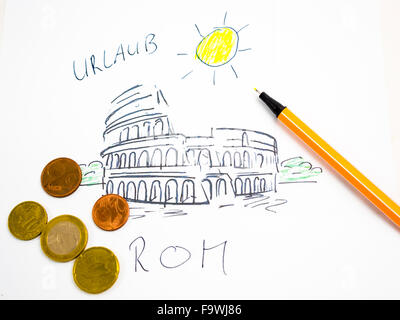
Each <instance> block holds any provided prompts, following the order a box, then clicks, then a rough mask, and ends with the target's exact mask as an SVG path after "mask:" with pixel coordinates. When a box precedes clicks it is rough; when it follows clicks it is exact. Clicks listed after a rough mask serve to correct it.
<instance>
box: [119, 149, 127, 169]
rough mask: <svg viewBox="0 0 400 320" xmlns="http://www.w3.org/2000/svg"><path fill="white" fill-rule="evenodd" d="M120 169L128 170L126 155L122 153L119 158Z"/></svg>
mask: <svg viewBox="0 0 400 320" xmlns="http://www.w3.org/2000/svg"><path fill="white" fill-rule="evenodd" d="M118 167H119V168H126V154H125V153H121V156H120V158H119V166H118Z"/></svg>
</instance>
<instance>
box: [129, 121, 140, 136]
mask: <svg viewBox="0 0 400 320" xmlns="http://www.w3.org/2000/svg"><path fill="white" fill-rule="evenodd" d="M139 137H140V130H139V126H138V125H137V124H135V125H134V126H132V127H131V130H130V139H137V138H139Z"/></svg>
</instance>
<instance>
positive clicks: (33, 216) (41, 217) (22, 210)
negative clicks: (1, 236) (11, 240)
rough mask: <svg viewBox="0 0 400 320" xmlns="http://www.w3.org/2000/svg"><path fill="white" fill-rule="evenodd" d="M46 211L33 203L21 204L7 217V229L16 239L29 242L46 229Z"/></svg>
mask: <svg viewBox="0 0 400 320" xmlns="http://www.w3.org/2000/svg"><path fill="white" fill-rule="evenodd" d="M46 223H47V213H46V210H45V209H44V208H43V207H42V206H41V205H40V204H39V203H37V202H35V201H25V202H21V203H20V204H18V205H17V206H15V207H14V209H12V210H11V213H10V215H9V216H8V229H9V230H10V232H11V233H12V234H13V235H14V236H15V237H16V238H18V239H21V240H31V239H34V238H36V237H37V236H38V235H39V234H41V233H42V231H43V229H44V228H45V227H46Z"/></svg>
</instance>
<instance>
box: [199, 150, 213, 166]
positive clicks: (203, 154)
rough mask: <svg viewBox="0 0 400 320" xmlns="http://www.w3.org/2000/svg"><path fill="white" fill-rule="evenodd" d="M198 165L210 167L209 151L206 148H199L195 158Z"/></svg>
mask: <svg viewBox="0 0 400 320" xmlns="http://www.w3.org/2000/svg"><path fill="white" fill-rule="evenodd" d="M197 163H198V165H199V166H204V167H210V168H211V167H212V161H211V152H210V150H208V149H207V148H204V149H201V151H200V152H199V156H198V158H197Z"/></svg>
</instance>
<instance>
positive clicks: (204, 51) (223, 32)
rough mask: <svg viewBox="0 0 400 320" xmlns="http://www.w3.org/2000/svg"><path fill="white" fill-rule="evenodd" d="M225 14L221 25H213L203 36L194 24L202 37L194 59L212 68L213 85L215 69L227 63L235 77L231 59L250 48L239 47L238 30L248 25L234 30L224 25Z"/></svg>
mask: <svg viewBox="0 0 400 320" xmlns="http://www.w3.org/2000/svg"><path fill="white" fill-rule="evenodd" d="M226 15H227V12H225V15H224V21H223V26H222V27H214V28H213V30H212V31H211V32H210V33H209V34H208V35H206V36H203V35H202V33H201V32H200V29H199V27H198V26H197V25H196V24H195V27H196V30H197V32H198V33H199V35H200V37H201V38H202V39H201V41H200V42H199V43H198V45H197V47H196V52H195V59H196V60H198V61H200V62H201V63H202V64H204V65H206V66H207V67H210V68H213V84H214V85H215V73H216V69H217V68H220V67H222V66H226V65H229V66H230V68H231V69H232V71H233V73H234V75H235V77H236V78H238V74H237V72H236V70H235V69H234V67H233V65H232V64H231V61H232V60H233V58H235V56H236V54H237V53H238V52H243V51H248V50H251V48H245V49H239V32H240V31H242V30H243V29H244V28H246V27H247V26H248V24H247V25H245V26H243V27H241V28H240V29H238V30H236V29H234V28H232V27H228V26H226ZM178 55H179V56H186V55H188V54H187V53H178ZM192 72H193V70H191V71H189V72H187V73H186V74H185V75H184V76H183V77H182V78H181V79H185V78H186V77H187V76H189V75H190V74H191V73H192Z"/></svg>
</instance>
